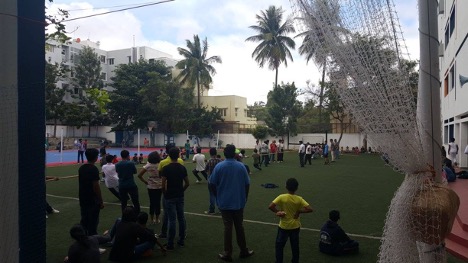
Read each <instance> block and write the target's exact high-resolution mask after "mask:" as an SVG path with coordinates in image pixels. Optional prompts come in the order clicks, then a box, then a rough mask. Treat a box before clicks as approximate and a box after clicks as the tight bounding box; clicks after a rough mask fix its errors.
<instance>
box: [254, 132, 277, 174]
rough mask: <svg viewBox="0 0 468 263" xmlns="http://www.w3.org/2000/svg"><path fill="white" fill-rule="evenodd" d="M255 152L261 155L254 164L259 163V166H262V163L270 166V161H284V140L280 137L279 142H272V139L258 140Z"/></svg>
mask: <svg viewBox="0 0 468 263" xmlns="http://www.w3.org/2000/svg"><path fill="white" fill-rule="evenodd" d="M254 153H256V154H259V156H260V160H259V161H258V162H256V160H255V159H254V166H255V164H258V167H262V165H263V166H265V167H268V165H269V164H270V163H274V162H277V163H282V162H283V160H284V159H283V156H284V140H282V139H280V140H278V143H277V142H276V140H273V141H272V142H271V143H270V140H265V141H263V142H260V141H259V140H256V141H255V149H254ZM275 158H276V159H275ZM255 167H256V166H255ZM256 168H257V167H256Z"/></svg>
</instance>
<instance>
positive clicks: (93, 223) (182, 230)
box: [66, 141, 358, 263]
mask: <svg viewBox="0 0 468 263" xmlns="http://www.w3.org/2000/svg"><path fill="white" fill-rule="evenodd" d="M267 143H268V141H266V142H264V144H267ZM272 143H275V142H272ZM280 145H281V147H282V141H280ZM278 147H279V145H278ZM104 150H105V147H104ZM255 150H257V149H255ZM196 151H197V154H195V155H194V157H193V159H192V160H193V162H194V163H196V167H195V169H194V170H193V171H192V173H193V174H194V175H195V176H197V177H198V172H200V173H201V174H202V175H203V177H204V178H205V179H206V180H207V181H208V193H209V207H208V211H206V212H205V213H207V214H210V215H213V214H215V213H216V209H215V208H216V206H217V207H218V210H219V211H220V213H221V217H222V221H223V224H224V239H223V240H224V250H223V251H222V252H220V253H219V254H218V258H219V259H220V260H223V261H227V262H231V261H232V258H233V244H232V239H233V237H232V232H233V230H235V233H236V239H237V245H238V246H239V249H240V253H239V257H240V258H245V257H250V256H252V255H253V254H254V251H253V250H250V249H249V248H248V246H247V243H246V237H245V231H244V227H243V217H244V207H245V205H246V203H247V199H248V195H249V189H250V178H249V172H248V170H247V168H246V165H244V164H243V163H242V161H239V158H244V157H245V151H244V152H242V151H239V150H237V149H236V147H235V146H234V145H227V146H226V147H225V149H224V156H225V159H224V160H223V159H221V158H220V156H219V155H218V154H217V150H216V148H211V149H210V159H208V160H205V158H204V155H203V154H201V150H199V149H197V150H196ZM166 152H167V153H168V158H166V159H162V158H161V156H160V155H159V153H158V152H157V151H155V152H151V153H150V154H149V155H148V159H147V164H145V165H144V166H143V168H142V169H141V170H140V171H139V172H138V171H137V168H136V166H135V162H133V161H132V160H130V153H129V152H128V151H127V150H122V151H121V154H120V155H121V160H120V161H119V162H118V163H115V164H114V163H113V162H112V160H113V159H114V158H113V156H111V155H104V156H105V158H106V163H105V164H104V165H103V166H102V173H103V176H104V179H105V185H106V187H107V188H108V189H109V191H110V192H111V193H112V194H113V195H114V196H115V197H116V198H118V199H119V200H120V203H121V209H122V217H121V218H120V219H118V220H117V221H116V223H115V224H114V226H113V227H112V228H111V231H109V232H108V233H105V235H98V233H97V227H98V223H99V214H100V210H101V209H103V208H104V202H103V198H102V194H101V188H100V186H99V169H98V167H97V166H96V162H97V161H98V156H99V154H100V152H99V151H98V150H97V149H94V148H90V149H86V151H85V156H86V159H87V161H88V162H87V163H86V164H83V165H82V166H80V168H79V170H78V178H79V203H80V214H81V220H80V224H79V225H76V226H74V227H73V228H72V229H71V231H70V235H71V236H72V238H74V239H75V240H76V242H75V243H74V244H73V245H72V246H71V247H70V250H69V253H68V257H67V259H66V260H67V262H69V263H73V262H83V261H79V259H80V258H83V257H86V255H89V256H90V258H91V255H94V256H95V255H97V254H96V253H102V252H103V249H99V245H100V244H104V243H106V244H111V245H112V248H111V251H110V253H109V260H110V261H112V262H131V261H132V260H134V259H137V258H140V257H143V256H149V255H151V254H152V251H153V249H154V247H155V246H156V245H158V246H159V247H160V248H161V251H162V252H163V253H165V251H170V250H173V249H175V246H176V245H177V246H178V247H184V246H185V237H186V219H185V216H184V192H185V191H186V189H187V188H188V187H189V186H190V183H189V179H188V174H187V169H186V168H185V166H184V161H183V160H182V158H180V154H181V151H180V149H179V148H177V147H174V145H168V146H167V147H166ZM102 153H103V151H102V150H101V154H102ZM278 153H280V152H279V150H277V152H276V154H278ZM281 153H282V150H281ZM257 154H258V153H257ZM254 155H255V151H254V154H253V155H252V157H254ZM281 155H282V154H281ZM281 155H279V154H278V155H277V156H278V159H279V160H278V159H277V160H278V161H280V160H281V157H282V156H281ZM201 156H203V157H201ZM269 157H270V156H268V157H264V158H269ZM254 158H258V159H260V155H258V156H257V157H254ZM272 160H274V159H273V158H272ZM254 162H255V160H254ZM267 164H268V161H267ZM254 166H255V164H254ZM259 166H260V165H259ZM258 168H260V167H258ZM260 169H261V168H260ZM134 175H137V177H138V178H139V179H140V180H141V181H142V182H143V183H144V184H145V185H146V186H147V192H148V196H149V202H150V205H149V214H147V213H145V212H142V211H141V208H140V202H139V191H138V187H137V185H136V183H135V179H134ZM197 179H200V180H198V181H201V180H202V179H201V178H200V177H198V178H197ZM298 186H299V183H298V182H297V180H296V179H294V178H290V179H288V180H287V182H286V189H287V193H286V194H283V195H280V196H278V197H277V198H275V199H274V200H273V201H272V203H271V204H270V205H269V207H268V208H269V209H270V210H271V211H273V212H274V213H275V214H276V215H277V216H278V217H279V218H280V223H279V227H278V233H277V238H276V245H275V251H276V253H275V254H276V261H277V262H282V260H283V259H282V258H283V248H284V246H285V244H286V242H287V240H288V239H289V240H290V242H291V248H292V252H293V259H292V262H298V261H299V228H300V219H299V216H300V214H302V213H309V212H312V208H311V207H310V205H309V204H308V203H307V202H306V201H305V200H304V199H303V198H302V197H300V196H297V195H296V191H297V190H298ZM130 199H131V201H132V204H133V206H128V205H127V203H128V201H129V200H130ZM161 204H162V206H161ZM161 208H162V209H161ZM161 210H162V211H163V212H164V213H163V216H162V217H161ZM334 215H335V214H334ZM338 219H339V215H338ZM148 220H149V223H150V224H158V223H161V222H162V225H161V232H160V233H159V235H155V234H154V233H153V232H152V231H151V230H149V229H148V228H146V224H147V221H148ZM330 220H332V221H333V222H335V224H334V225H333V224H332V223H328V222H327V224H326V226H325V225H324V227H323V228H322V232H323V233H321V236H320V237H321V242H320V251H322V252H324V253H329V254H343V253H346V251H347V250H350V251H351V249H349V247H352V248H353V249H354V250H353V251H355V250H356V249H357V248H356V243H355V242H354V243H353V242H351V241H352V240H350V239H349V238H347V240H345V241H343V235H342V234H343V233H344V232H343V233H341V232H340V231H336V229H341V228H339V226H338V225H337V224H336V222H337V221H338V220H337V219H336V215H335V216H334V217H333V218H332V216H330ZM177 224H178V226H179V227H178V228H177ZM177 229H178V238H177V240H176V232H177V231H176V230H177ZM336 233H339V234H340V236H339V235H337V234H336ZM156 237H158V238H167V244H165V245H162V244H161V243H160V242H159V241H158V239H157V238H156ZM322 237H323V238H322ZM346 237H347V236H346ZM330 246H332V247H333V249H332V248H328V250H327V249H323V248H324V247H330ZM335 246H336V247H337V248H335ZM348 246H349V247H348ZM357 246H358V244H357ZM96 248H97V250H96ZM78 252H79V253H78ZM94 258H97V259H99V257H94ZM84 262H99V261H84Z"/></svg>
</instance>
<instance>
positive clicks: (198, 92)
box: [197, 73, 200, 109]
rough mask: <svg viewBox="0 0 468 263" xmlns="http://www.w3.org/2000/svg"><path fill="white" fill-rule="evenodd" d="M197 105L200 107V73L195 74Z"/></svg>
mask: <svg viewBox="0 0 468 263" xmlns="http://www.w3.org/2000/svg"><path fill="white" fill-rule="evenodd" d="M197 95H198V96H197V107H198V109H200V73H198V74H197Z"/></svg>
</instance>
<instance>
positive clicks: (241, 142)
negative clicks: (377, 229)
mask: <svg viewBox="0 0 468 263" xmlns="http://www.w3.org/2000/svg"><path fill="white" fill-rule="evenodd" d="M111 128H112V127H111V126H99V127H91V133H89V127H88V126H83V127H81V128H76V127H68V126H61V125H58V126H57V131H56V137H58V138H60V135H61V132H62V129H63V136H64V137H75V138H78V137H83V138H86V137H99V138H106V139H107V140H109V141H112V142H113V143H117V144H119V143H120V142H116V138H115V137H116V136H115V133H114V132H111ZM53 131H54V126H53V125H47V127H46V133H47V134H46V136H49V137H52V135H53ZM90 135H91V136H90ZM217 137H218V135H217V134H214V136H213V138H211V139H210V138H198V141H197V139H196V138H192V139H191V140H190V144H191V145H194V144H198V145H200V146H201V147H204V148H208V147H216V139H217ZM339 137H340V134H339V133H329V134H325V133H300V134H297V135H296V136H289V143H290V144H289V149H290V150H297V149H298V147H299V145H298V143H299V141H300V140H302V141H303V142H304V143H306V142H310V143H313V144H314V143H323V142H324V141H325V138H327V139H328V141H330V139H337V140H338V138H339ZM145 138H147V139H148V140H149V139H150V134H149V132H148V131H146V130H141V131H140V140H139V141H138V134H137V132H135V134H134V135H133V143H132V144H131V146H135V147H136V146H138V142H139V145H140V146H143V141H144V139H145ZM364 138H365V135H364V134H361V133H345V134H343V138H342V139H341V143H340V147H341V146H342V147H343V148H345V149H346V146H349V148H350V149H351V148H353V147H359V148H361V146H363V145H364ZM166 139H167V138H166V137H165V135H164V134H162V133H156V134H155V144H156V145H157V146H163V145H165V142H166ZM219 139H220V141H221V142H222V143H221V145H220V146H221V147H224V146H226V144H234V145H236V147H238V148H244V149H253V148H254V146H255V138H254V137H253V136H252V135H251V134H246V133H239V134H236V133H232V134H227V133H226V134H220V135H219ZM267 139H268V140H270V142H271V141H273V140H276V141H278V140H279V139H281V137H275V136H268V137H267V138H265V139H264V140H267ZM283 139H284V141H285V148H286V149H288V145H287V142H288V138H287V136H285V137H283ZM186 140H187V135H186V134H174V143H175V144H176V145H177V146H183V145H184V144H185V142H186ZM367 147H371V148H372V150H375V148H374V146H373V144H372V142H371V141H368V142H367Z"/></svg>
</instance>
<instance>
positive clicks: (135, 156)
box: [132, 153, 138, 164]
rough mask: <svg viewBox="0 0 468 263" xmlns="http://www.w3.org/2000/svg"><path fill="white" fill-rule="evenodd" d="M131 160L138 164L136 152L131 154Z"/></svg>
mask: <svg viewBox="0 0 468 263" xmlns="http://www.w3.org/2000/svg"><path fill="white" fill-rule="evenodd" d="M132 162H134V163H135V164H138V155H137V154H136V153H135V154H134V155H133V158H132Z"/></svg>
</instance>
